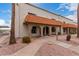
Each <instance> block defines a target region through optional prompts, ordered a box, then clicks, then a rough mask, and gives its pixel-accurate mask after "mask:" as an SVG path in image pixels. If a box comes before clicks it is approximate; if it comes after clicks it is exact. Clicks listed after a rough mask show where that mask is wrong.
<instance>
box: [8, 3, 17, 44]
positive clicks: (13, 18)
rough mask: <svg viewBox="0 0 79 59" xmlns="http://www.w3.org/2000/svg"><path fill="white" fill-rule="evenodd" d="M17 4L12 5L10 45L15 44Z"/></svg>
mask: <svg viewBox="0 0 79 59" xmlns="http://www.w3.org/2000/svg"><path fill="white" fill-rule="evenodd" d="M15 43H16V40H15V4H14V3H12V19H11V32H10V41H9V44H15Z"/></svg>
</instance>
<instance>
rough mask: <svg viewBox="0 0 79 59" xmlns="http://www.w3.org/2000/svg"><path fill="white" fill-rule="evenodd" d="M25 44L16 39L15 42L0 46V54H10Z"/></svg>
mask: <svg viewBox="0 0 79 59" xmlns="http://www.w3.org/2000/svg"><path fill="white" fill-rule="evenodd" d="M26 45H27V44H23V43H21V39H18V40H17V43H16V44H13V45H7V46H2V47H0V55H3V56H4V55H11V54H13V53H15V52H16V51H18V50H19V49H21V48H23V47H25V46H26Z"/></svg>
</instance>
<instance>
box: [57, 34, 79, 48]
mask: <svg viewBox="0 0 79 59" xmlns="http://www.w3.org/2000/svg"><path fill="white" fill-rule="evenodd" d="M58 38H59V39H58V40H59V41H62V42H65V43H68V44H72V45H73V46H78V45H79V39H78V38H77V37H76V35H73V36H71V40H70V41H66V35H65V36H59V37H58Z"/></svg>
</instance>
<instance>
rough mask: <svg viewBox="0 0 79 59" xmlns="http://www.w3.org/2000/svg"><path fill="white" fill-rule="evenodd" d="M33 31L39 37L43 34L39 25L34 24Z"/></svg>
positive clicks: (33, 34)
mask: <svg viewBox="0 0 79 59" xmlns="http://www.w3.org/2000/svg"><path fill="white" fill-rule="evenodd" d="M31 33H32V36H34V37H39V36H40V35H41V28H40V27H39V26H32V29H31Z"/></svg>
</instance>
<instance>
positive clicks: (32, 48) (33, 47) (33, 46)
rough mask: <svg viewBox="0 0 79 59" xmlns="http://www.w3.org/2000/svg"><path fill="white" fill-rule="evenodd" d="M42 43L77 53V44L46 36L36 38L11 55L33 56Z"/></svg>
mask: <svg viewBox="0 0 79 59" xmlns="http://www.w3.org/2000/svg"><path fill="white" fill-rule="evenodd" d="M44 43H48V44H56V45H59V46H62V47H64V48H68V49H70V50H72V51H74V52H76V53H78V54H79V46H73V45H72V44H68V43H64V42H61V41H58V40H56V37H51V36H47V37H41V38H38V39H37V40H35V41H34V42H32V43H30V44H29V45H28V46H26V47H24V48H22V49H21V50H19V51H17V52H16V53H14V54H12V55H14V56H34V55H35V53H36V52H37V51H38V50H39V48H40V47H41V46H42V45H43V44H44Z"/></svg>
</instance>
